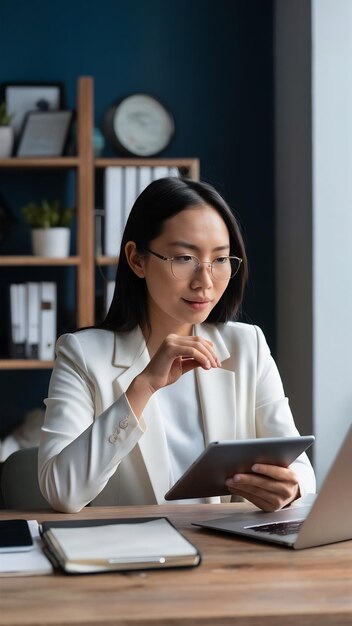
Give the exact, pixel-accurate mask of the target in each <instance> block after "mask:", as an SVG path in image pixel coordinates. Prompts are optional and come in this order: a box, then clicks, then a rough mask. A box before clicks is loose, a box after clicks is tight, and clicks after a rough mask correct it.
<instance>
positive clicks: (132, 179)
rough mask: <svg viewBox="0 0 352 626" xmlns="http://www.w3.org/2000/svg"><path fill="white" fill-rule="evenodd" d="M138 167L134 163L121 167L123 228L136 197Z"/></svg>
mask: <svg viewBox="0 0 352 626" xmlns="http://www.w3.org/2000/svg"><path fill="white" fill-rule="evenodd" d="M137 172H138V168H137V166H136V165H126V167H124V168H123V174H124V209H123V228H125V225H126V222H127V219H128V216H129V214H130V212H131V209H132V207H133V205H134V203H135V201H136V199H137V196H138V192H139V187H138V181H137Z"/></svg>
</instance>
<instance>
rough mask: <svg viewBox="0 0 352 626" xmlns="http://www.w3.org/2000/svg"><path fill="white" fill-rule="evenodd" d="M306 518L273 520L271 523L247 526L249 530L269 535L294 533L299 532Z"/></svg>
mask: <svg viewBox="0 0 352 626" xmlns="http://www.w3.org/2000/svg"><path fill="white" fill-rule="evenodd" d="M303 522H304V520H292V521H288V522H273V523H271V524H259V525H258V526H247V528H248V530H254V531H255V532H260V533H268V534H269V535H281V536H285V535H292V534H296V533H298V531H299V529H300V528H301V526H302V524H303Z"/></svg>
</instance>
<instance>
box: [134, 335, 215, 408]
mask: <svg viewBox="0 0 352 626" xmlns="http://www.w3.org/2000/svg"><path fill="white" fill-rule="evenodd" d="M196 367H202V368H203V369H205V370H208V369H211V368H213V367H221V363H220V361H219V359H218V358H217V356H216V354H215V352H214V350H213V344H212V343H211V341H208V340H207V339H203V337H195V336H186V337H184V336H182V335H175V334H172V335H168V336H167V337H166V338H165V339H164V341H163V342H162V344H161V345H160V347H159V348H158V350H157V351H156V353H155V354H154V356H153V357H152V359H151V360H150V362H149V363H148V365H147V367H146V368H145V369H144V370H143V371H142V372H141V373H140V374H139V375H138V376H136V378H135V379H134V380H133V381H132V383H131V385H130V386H129V388H128V390H127V392H126V395H127V398H128V401H129V403H130V405H131V407H132V409H133V412H134V413H135V415H136V416H137V417H140V415H141V413H142V411H143V409H144V407H145V405H146V404H147V402H148V400H149V398H150V397H151V396H152V395H153V393H155V392H156V391H158V389H162V388H163V387H167V386H168V385H172V384H173V383H175V382H176V381H177V380H178V379H179V378H180V377H181V376H182V374H185V373H186V372H189V371H191V370H193V369H195V368H196Z"/></svg>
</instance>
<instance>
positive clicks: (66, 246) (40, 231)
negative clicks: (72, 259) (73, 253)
mask: <svg viewBox="0 0 352 626" xmlns="http://www.w3.org/2000/svg"><path fill="white" fill-rule="evenodd" d="M31 232H32V248H33V254H35V256H46V257H50V258H58V257H67V256H69V253H70V233H71V231H70V229H69V228H61V227H55V228H32V231H31Z"/></svg>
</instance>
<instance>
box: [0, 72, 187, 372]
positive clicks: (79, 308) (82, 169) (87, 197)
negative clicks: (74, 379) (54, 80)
mask: <svg viewBox="0 0 352 626" xmlns="http://www.w3.org/2000/svg"><path fill="white" fill-rule="evenodd" d="M76 123H77V156H63V157H55V158H30V157H27V158H20V157H11V158H7V159H0V171H1V170H5V169H11V170H30V169H33V170H34V169H35V170H40V169H51V170H58V171H59V170H61V171H64V170H67V171H68V170H72V169H73V170H75V171H76V207H77V235H76V254H75V255H74V256H70V257H67V258H62V259H58V258H55V259H52V258H46V257H35V256H32V255H20V256H18V255H17V256H8V255H7V256H1V255H0V271H2V270H3V269H4V268H6V267H15V266H17V267H21V266H33V267H50V266H73V267H74V268H75V271H76V284H77V293H76V326H77V327H81V326H91V325H93V324H94V322H95V268H96V267H97V266H109V265H115V264H116V263H117V258H116V257H109V256H98V257H95V251H94V206H95V178H96V174H97V172H99V171H102V170H104V168H106V167H111V166H122V167H123V166H127V165H136V166H141V165H147V166H159V165H167V166H169V167H177V168H181V169H182V170H183V171H186V172H187V176H189V177H190V178H193V179H195V180H196V179H198V178H199V161H198V159H196V158H185V159H182V158H177V159H176V158H168V159H155V158H153V159H141V158H138V159H131V158H124V159H121V158H98V159H94V154H93V141H92V138H93V127H94V81H93V78H92V77H89V76H82V77H80V78H79V79H78V82H77V116H76ZM58 297H60V294H58ZM52 366H53V362H52V361H40V360H33V359H0V370H16V369H18V370H20V369H28V370H34V369H51V368H52Z"/></svg>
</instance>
